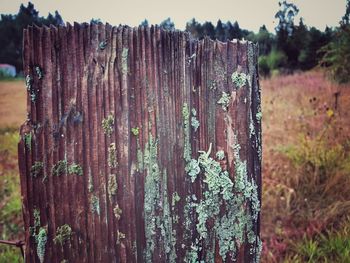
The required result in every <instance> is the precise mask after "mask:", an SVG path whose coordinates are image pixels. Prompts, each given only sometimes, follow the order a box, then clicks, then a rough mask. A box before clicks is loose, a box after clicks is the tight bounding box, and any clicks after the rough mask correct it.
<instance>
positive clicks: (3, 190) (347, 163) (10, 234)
mask: <svg viewBox="0 0 350 263" xmlns="http://www.w3.org/2000/svg"><path fill="white" fill-rule="evenodd" d="M261 86H262V104H263V150H264V152H263V201H262V202H263V210H262V238H263V242H264V249H263V260H262V261H263V262H345V263H346V262H350V261H349V259H350V241H349V240H348V236H349V235H350V218H349V217H347V216H346V215H350V157H349V152H350V113H349V112H348V109H350V86H348V87H345V86H343V87H340V86H337V85H334V84H332V83H331V82H329V81H327V80H326V79H325V77H324V75H323V73H322V72H317V71H312V72H306V73H300V74H294V75H290V76H277V77H274V78H272V79H266V80H262V81H261ZM25 104H26V91H25V87H24V83H23V81H11V82H8V81H7V82H0V238H1V239H21V238H23V227H22V223H21V222H22V218H21V203H20V193H19V180H18V168H17V142H18V140H19V137H18V128H19V126H20V124H21V123H23V122H24V120H25V118H26V106H25ZM20 258H21V256H20V251H19V250H18V249H17V248H8V247H7V246H2V245H0V263H3V262H21V261H20Z"/></svg>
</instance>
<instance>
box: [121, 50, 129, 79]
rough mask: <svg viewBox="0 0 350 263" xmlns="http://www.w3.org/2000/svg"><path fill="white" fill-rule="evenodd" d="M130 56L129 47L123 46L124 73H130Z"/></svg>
mask: <svg viewBox="0 0 350 263" xmlns="http://www.w3.org/2000/svg"><path fill="white" fill-rule="evenodd" d="M128 56H129V49H128V48H123V51H122V73H123V74H124V75H125V74H127V73H128Z"/></svg>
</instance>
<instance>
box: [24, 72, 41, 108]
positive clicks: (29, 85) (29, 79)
mask: <svg viewBox="0 0 350 263" xmlns="http://www.w3.org/2000/svg"><path fill="white" fill-rule="evenodd" d="M25 85H26V88H27V91H28V93H29V96H30V100H31V101H32V102H35V100H36V98H37V93H38V90H37V89H35V88H34V86H33V77H32V76H30V75H27V76H26V78H25Z"/></svg>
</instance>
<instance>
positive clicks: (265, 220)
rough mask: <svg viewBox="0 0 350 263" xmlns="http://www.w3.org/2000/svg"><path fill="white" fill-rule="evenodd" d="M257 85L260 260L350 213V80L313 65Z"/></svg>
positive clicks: (277, 256) (278, 257) (277, 258)
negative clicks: (344, 82)
mask: <svg viewBox="0 0 350 263" xmlns="http://www.w3.org/2000/svg"><path fill="white" fill-rule="evenodd" d="M261 84H262V98H263V101H262V103H263V151H264V152H263V182H264V185H263V210H262V228H261V229H262V237H263V240H264V241H265V243H264V245H265V251H264V261H266V262H281V261H282V258H283V256H284V254H285V253H288V252H289V248H290V245H291V244H292V243H295V242H296V241H298V240H300V239H302V238H303V236H304V235H307V236H308V237H312V236H314V235H315V234H317V233H320V232H322V231H325V229H326V228H328V227H330V226H334V225H336V224H337V222H338V221H340V220H341V217H342V215H343V214H344V213H346V212H348V213H350V184H349V183H350V178H349V173H350V169H349V168H350V164H349V162H350V158H349V152H350V147H349V146H350V145H349V144H348V143H349V142H350V137H349V136H350V116H349V113H348V109H349V108H350V87H345V86H343V87H341V86H338V85H335V84H333V83H331V82H329V81H327V80H326V79H325V77H324V75H323V73H322V72H317V71H312V72H307V73H300V74H295V75H290V76H278V77H275V78H272V79H269V80H263V81H262V83H261ZM339 92H340V93H339ZM336 94H339V95H336ZM336 96H338V99H337V101H336Z"/></svg>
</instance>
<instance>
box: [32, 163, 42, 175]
mask: <svg viewBox="0 0 350 263" xmlns="http://www.w3.org/2000/svg"><path fill="white" fill-rule="evenodd" d="M43 168H44V164H43V162H35V163H34V164H33V165H32V167H31V168H30V175H31V176H32V177H38V176H39V175H40V174H41V173H42V172H43Z"/></svg>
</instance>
